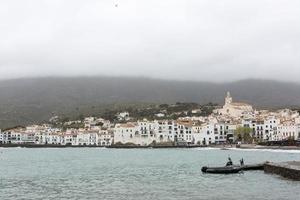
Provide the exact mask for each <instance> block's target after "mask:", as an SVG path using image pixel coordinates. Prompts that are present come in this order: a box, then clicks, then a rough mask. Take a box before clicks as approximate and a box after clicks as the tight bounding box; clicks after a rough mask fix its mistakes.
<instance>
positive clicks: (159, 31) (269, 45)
mask: <svg viewBox="0 0 300 200" xmlns="http://www.w3.org/2000/svg"><path fill="white" fill-rule="evenodd" d="M53 75H60V76H65V75H68V76H73V75H112V76H147V77H154V78H163V79H181V80H196V81H197V80H199V81H203V80H205V81H218V82H219V81H231V80H238V79H244V78H267V79H277V80H292V81H298V80H300V79H299V76H300V1H299V0H288V1H287V0H247V1H246V0H245V1H240V0H1V1H0V79H3V78H5V79H7V78H16V77H28V76H30V77H32V76H53Z"/></svg>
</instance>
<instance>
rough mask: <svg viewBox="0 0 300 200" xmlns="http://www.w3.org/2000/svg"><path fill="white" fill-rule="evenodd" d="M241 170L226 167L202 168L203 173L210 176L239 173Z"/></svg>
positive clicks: (239, 168)
mask: <svg viewBox="0 0 300 200" xmlns="http://www.w3.org/2000/svg"><path fill="white" fill-rule="evenodd" d="M241 170H242V168H241V167H235V166H228V167H202V169H201V171H202V172H203V173H210V174H234V173H239V172H240V171H241Z"/></svg>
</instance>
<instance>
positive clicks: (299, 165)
mask: <svg viewBox="0 0 300 200" xmlns="http://www.w3.org/2000/svg"><path fill="white" fill-rule="evenodd" d="M264 171H265V172H266V173H272V174H278V175H280V176H282V177H285V178H288V179H292V180H297V181H300V161H290V162H280V163H273V162H268V163H265V165H264Z"/></svg>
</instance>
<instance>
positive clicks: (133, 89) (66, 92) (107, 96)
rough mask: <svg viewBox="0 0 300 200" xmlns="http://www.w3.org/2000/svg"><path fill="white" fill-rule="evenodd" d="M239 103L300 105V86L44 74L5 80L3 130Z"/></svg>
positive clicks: (1, 87) (0, 100)
mask: <svg viewBox="0 0 300 200" xmlns="http://www.w3.org/2000/svg"><path fill="white" fill-rule="evenodd" d="M227 91H230V92H231V94H232V96H233V99H234V101H242V102H246V103H250V104H253V105H254V107H256V108H282V107H291V106H300V84H298V83H291V82H282V81H274V80H261V79H246V80H239V81H234V82H226V83H215V82H196V81H175V80H160V79H151V78H145V77H142V78H134V77H108V76H94V77H42V78H20V79H11V80H0V128H5V127H8V126H13V125H25V124H28V123H35V122H41V121H45V120H47V119H49V117H51V116H53V115H54V114H58V115H62V114H66V115H68V114H70V113H74V112H75V111H76V113H77V112H78V114H80V112H83V111H84V113H85V114H89V113H91V114H94V113H95V112H97V110H99V111H100V110H103V109H106V106H108V105H112V104H119V105H120V104H143V103H155V104H162V103H175V102H196V103H200V104H205V103H208V102H213V103H218V104H220V105H222V104H223V103H224V96H225V93H226V92H227ZM74 110H75V111H74Z"/></svg>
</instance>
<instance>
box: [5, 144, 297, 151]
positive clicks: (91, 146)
mask: <svg viewBox="0 0 300 200" xmlns="http://www.w3.org/2000/svg"><path fill="white" fill-rule="evenodd" d="M16 147H20V148H108V149H168V148H169V149H192V148H213V149H220V150H232V149H241V150H242V149H254V150H299V151H300V146H262V145H240V146H239V147H237V146H236V145H208V146H200V145H193V146H169V145H166V146H131V145H129V146H126V145H112V146H96V145H74V146H72V145H53V144H47V145H44V144H0V148H16Z"/></svg>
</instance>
